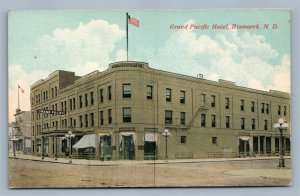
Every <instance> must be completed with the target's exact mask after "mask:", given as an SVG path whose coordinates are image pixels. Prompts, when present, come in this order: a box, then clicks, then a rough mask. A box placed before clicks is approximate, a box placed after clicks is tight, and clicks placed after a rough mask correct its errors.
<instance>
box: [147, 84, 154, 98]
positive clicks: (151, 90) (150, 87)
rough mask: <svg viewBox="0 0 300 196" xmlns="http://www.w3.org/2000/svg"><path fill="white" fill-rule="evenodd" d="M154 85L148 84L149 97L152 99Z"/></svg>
mask: <svg viewBox="0 0 300 196" xmlns="http://www.w3.org/2000/svg"><path fill="white" fill-rule="evenodd" d="M152 93H153V86H149V85H147V99H152Z"/></svg>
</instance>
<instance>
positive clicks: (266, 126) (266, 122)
mask: <svg viewBox="0 0 300 196" xmlns="http://www.w3.org/2000/svg"><path fill="white" fill-rule="evenodd" d="M264 128H265V130H268V120H265V126H264Z"/></svg>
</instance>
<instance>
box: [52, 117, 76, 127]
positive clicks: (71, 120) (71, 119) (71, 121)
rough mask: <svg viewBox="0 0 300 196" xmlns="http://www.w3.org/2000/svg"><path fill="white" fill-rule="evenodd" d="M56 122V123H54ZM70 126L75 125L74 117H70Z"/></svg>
mask: <svg viewBox="0 0 300 196" xmlns="http://www.w3.org/2000/svg"><path fill="white" fill-rule="evenodd" d="M53 124H54V123H53ZM70 126H71V127H72V126H73V118H70Z"/></svg>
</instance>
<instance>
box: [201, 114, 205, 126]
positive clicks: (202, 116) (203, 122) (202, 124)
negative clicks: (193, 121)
mask: <svg viewBox="0 0 300 196" xmlns="http://www.w3.org/2000/svg"><path fill="white" fill-rule="evenodd" d="M205 118H206V115H205V114H201V127H205V122H206V120H205Z"/></svg>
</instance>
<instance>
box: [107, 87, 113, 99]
mask: <svg viewBox="0 0 300 196" xmlns="http://www.w3.org/2000/svg"><path fill="white" fill-rule="evenodd" d="M107 91H108V100H111V97H112V92H111V86H108V87H107Z"/></svg>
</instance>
